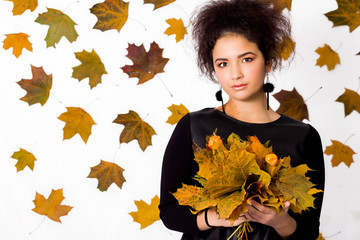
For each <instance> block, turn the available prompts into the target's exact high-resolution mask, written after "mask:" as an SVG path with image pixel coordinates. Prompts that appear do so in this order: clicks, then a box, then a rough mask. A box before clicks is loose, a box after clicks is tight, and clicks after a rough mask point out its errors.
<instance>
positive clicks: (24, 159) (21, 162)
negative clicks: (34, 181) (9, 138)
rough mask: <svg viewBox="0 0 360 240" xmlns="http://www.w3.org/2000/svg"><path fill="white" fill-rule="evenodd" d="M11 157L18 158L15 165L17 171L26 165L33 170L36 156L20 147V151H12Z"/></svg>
mask: <svg viewBox="0 0 360 240" xmlns="http://www.w3.org/2000/svg"><path fill="white" fill-rule="evenodd" d="M11 157H12V158H14V159H17V160H18V162H17V163H16V165H15V167H16V170H17V171H18V172H19V171H22V170H24V168H25V167H26V166H28V167H29V168H30V169H31V170H34V162H35V160H36V158H35V156H34V155H33V154H32V153H31V152H28V151H26V150H25V149H22V148H20V151H18V152H14V154H13V155H12V156H11Z"/></svg>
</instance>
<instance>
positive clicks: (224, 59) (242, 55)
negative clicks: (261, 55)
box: [215, 52, 256, 62]
mask: <svg viewBox="0 0 360 240" xmlns="http://www.w3.org/2000/svg"><path fill="white" fill-rule="evenodd" d="M248 54H252V55H255V56H256V54H255V53H253V52H246V53H243V54H240V55H239V56H237V57H238V58H242V57H244V56H246V55H248ZM227 60H228V59H227V58H217V59H216V60H215V62H217V61H227Z"/></svg>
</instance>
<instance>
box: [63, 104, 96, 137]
mask: <svg viewBox="0 0 360 240" xmlns="http://www.w3.org/2000/svg"><path fill="white" fill-rule="evenodd" d="M66 109H67V112H64V113H62V114H61V115H60V116H59V117H58V119H60V120H61V121H64V122H66V124H65V127H64V139H63V140H65V139H70V138H72V137H73V136H75V134H77V133H78V134H79V135H80V137H81V138H82V140H83V141H84V142H85V143H86V142H87V140H88V138H89V136H90V134H91V127H92V125H94V124H96V123H95V122H94V120H93V119H92V117H91V116H90V114H88V113H87V112H85V110H84V109H82V108H78V107H67V108H66Z"/></svg>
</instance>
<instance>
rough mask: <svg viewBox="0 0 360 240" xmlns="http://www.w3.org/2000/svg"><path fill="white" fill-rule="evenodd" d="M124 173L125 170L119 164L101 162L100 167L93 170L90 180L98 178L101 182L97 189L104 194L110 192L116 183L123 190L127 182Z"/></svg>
mask: <svg viewBox="0 0 360 240" xmlns="http://www.w3.org/2000/svg"><path fill="white" fill-rule="evenodd" d="M123 172H124V169H123V168H121V167H119V166H118V165H117V164H115V163H111V162H105V161H103V160H101V162H100V163H99V164H98V165H96V166H95V167H92V168H91V171H90V174H89V176H88V178H97V179H98V181H99V184H98V186H97V187H98V189H99V190H100V191H102V192H103V191H106V190H108V188H109V187H110V185H111V184H112V183H115V184H116V185H118V187H119V188H121V187H122V185H123V183H124V182H125V181H126V180H125V178H124V176H123Z"/></svg>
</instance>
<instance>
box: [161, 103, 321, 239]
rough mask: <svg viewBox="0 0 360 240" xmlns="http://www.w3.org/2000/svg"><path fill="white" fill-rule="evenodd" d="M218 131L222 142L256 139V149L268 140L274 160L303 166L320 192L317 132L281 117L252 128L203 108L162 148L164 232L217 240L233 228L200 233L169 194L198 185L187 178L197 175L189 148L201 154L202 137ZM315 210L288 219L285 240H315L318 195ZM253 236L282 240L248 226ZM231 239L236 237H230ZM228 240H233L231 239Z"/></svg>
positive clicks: (192, 217)
mask: <svg viewBox="0 0 360 240" xmlns="http://www.w3.org/2000/svg"><path fill="white" fill-rule="evenodd" d="M215 129H217V135H219V136H220V137H221V138H222V139H223V140H226V139H227V137H228V136H229V135H230V134H231V133H236V134H238V135H239V136H240V138H241V139H244V140H246V139H247V137H248V136H257V137H258V139H259V140H260V142H261V143H265V142H267V141H269V140H270V145H271V146H272V148H273V151H274V152H275V154H276V155H278V157H279V158H281V157H286V156H290V157H291V165H292V166H297V165H299V164H304V163H305V164H307V165H308V166H309V168H311V169H313V170H315V171H310V172H309V173H308V174H307V176H308V177H310V179H311V182H313V183H314V184H316V188H318V189H322V190H324V178H325V172H324V159H323V150H322V145H321V139H320V136H319V134H318V132H317V131H316V130H315V129H314V128H313V127H312V126H311V125H309V124H305V123H303V122H299V121H297V120H295V119H293V118H290V117H288V116H286V115H281V117H280V118H278V119H277V120H275V121H273V122H269V123H264V124H257V123H246V122H242V121H239V120H237V119H234V118H232V117H230V116H228V115H226V114H224V113H222V112H220V111H218V110H216V109H213V108H206V109H203V110H200V111H197V112H193V113H190V114H187V115H186V116H184V117H183V118H182V119H181V120H180V121H179V123H178V124H177V126H176V128H175V130H174V132H173V134H172V136H171V138H170V141H169V143H168V146H167V148H166V151H165V154H164V160H163V167H162V176H161V192H160V205H159V209H160V218H161V219H162V221H163V223H164V224H165V226H166V227H168V228H169V229H172V230H175V231H179V232H183V233H184V234H183V237H182V239H184V240H185V239H186V240H187V239H189V240H205V239H208V240H210V239H211V240H222V239H225V240H226V239H227V237H228V236H230V234H231V233H232V232H233V231H234V230H235V229H236V228H212V229H210V230H207V231H200V230H199V229H198V227H197V223H196V215H194V214H192V213H191V212H190V208H189V207H187V206H181V205H179V204H178V202H177V200H176V199H175V198H174V196H173V195H172V194H171V193H174V192H176V190H177V189H178V188H180V187H181V186H182V183H185V184H190V185H198V183H197V181H195V180H194V179H192V177H193V176H194V175H195V174H196V172H197V171H198V165H197V163H196V162H195V161H194V160H193V159H194V153H193V144H197V145H198V146H200V147H202V148H204V147H205V146H206V145H205V144H206V143H205V137H206V136H207V135H211V134H212V133H213V132H214V131H215ZM315 196H316V199H315V202H314V205H315V208H310V210H309V211H306V212H304V213H302V214H301V215H300V214H295V213H293V212H292V211H291V210H289V214H290V215H291V216H292V217H293V218H294V219H295V220H296V223H297V228H296V231H295V232H294V233H293V234H292V235H291V236H290V237H289V238H288V239H299V240H312V239H317V237H318V235H319V224H320V223H319V219H320V211H321V206H322V200H323V193H318V194H316V195H315ZM251 226H252V227H253V228H254V231H253V232H252V233H250V234H249V235H248V239H249V240H276V239H281V238H280V236H279V235H278V234H277V232H276V231H275V230H274V229H273V228H272V227H269V226H266V225H263V224H259V223H254V222H251ZM235 235H236V234H235ZM232 239H236V238H235V236H234V237H233V238H232Z"/></svg>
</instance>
